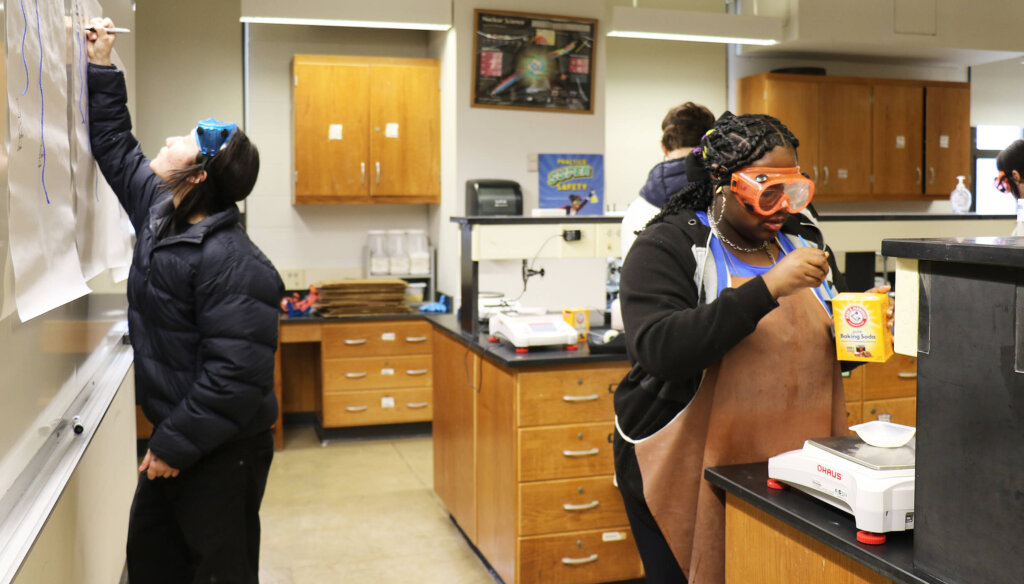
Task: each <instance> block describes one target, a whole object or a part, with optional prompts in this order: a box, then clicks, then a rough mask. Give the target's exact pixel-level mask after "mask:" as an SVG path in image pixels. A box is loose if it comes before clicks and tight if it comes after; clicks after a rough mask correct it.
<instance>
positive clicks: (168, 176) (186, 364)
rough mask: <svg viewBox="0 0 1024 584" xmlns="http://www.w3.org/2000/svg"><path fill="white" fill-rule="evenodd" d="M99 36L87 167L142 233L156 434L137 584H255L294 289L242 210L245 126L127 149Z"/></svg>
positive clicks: (251, 162) (134, 335)
mask: <svg viewBox="0 0 1024 584" xmlns="http://www.w3.org/2000/svg"><path fill="white" fill-rule="evenodd" d="M92 25H93V27H94V28H95V32H90V33H89V35H88V46H87V48H88V54H89V68H88V86H89V122H90V125H89V130H90V140H91V145H92V154H93V156H94V157H95V158H96V162H97V163H98V164H99V166H100V170H101V171H102V172H103V176H104V177H105V178H106V180H107V182H109V183H110V186H111V187H112V188H113V190H114V192H115V193H116V194H117V197H118V199H119V200H120V203H121V205H122V206H123V207H124V209H125V211H126V212H127V213H128V216H129V217H130V218H131V221H132V225H134V226H135V232H136V237H137V240H136V244H135V253H134V257H133V259H132V266H131V270H130V273H129V276H128V304H129V311H128V326H129V333H130V337H131V343H132V347H133V348H134V350H135V392H136V400H137V402H138V403H139V404H140V405H141V406H142V409H143V411H144V412H145V414H146V418H148V419H149V420H150V421H151V422H152V423H153V425H154V426H155V428H154V430H153V434H152V437H151V438H150V440H149V449H148V450H147V451H146V454H145V457H144V458H143V460H142V464H141V466H140V467H139V472H140V475H139V482H138V487H137V489H136V491H135V498H134V500H133V501H132V507H131V513H130V519H129V526H128V545H127V552H128V577H129V580H130V581H131V582H132V583H133V584H134V583H138V584H143V583H144V584H154V583H156V584H159V583H168V584H171V583H173V584H183V583H188V582H233V583H252V584H256V583H257V582H258V581H259V576H258V572H259V542H260V523H259V507H260V502H261V501H262V498H263V492H264V488H265V486H266V482H267V475H268V473H269V470H270V463H271V459H272V458H273V452H274V450H273V448H274V440H273V434H272V432H271V430H270V428H271V426H272V425H273V424H274V422H275V420H276V419H277V407H278V406H277V399H276V397H275V395H274V391H273V386H274V381H273V377H274V351H275V349H276V347H277V307H278V302H279V301H280V300H281V297H282V296H283V295H284V284H283V283H282V281H281V278H280V277H279V276H278V272H277V270H276V269H275V268H274V266H273V265H272V264H271V263H270V261H269V260H268V259H267V258H266V257H265V256H264V255H263V254H262V253H261V252H260V250H259V249H257V247H256V246H255V245H254V244H253V243H252V241H250V240H249V238H248V236H247V235H246V234H245V231H244V230H243V229H242V227H241V225H240V224H239V211H238V207H237V206H236V205H235V203H236V202H237V201H240V200H242V199H244V198H245V197H246V196H248V194H249V193H250V191H252V188H253V185H254V184H255V183H256V176H257V173H258V171H259V153H258V151H257V149H256V146H255V145H253V144H252V143H251V142H250V141H249V139H248V138H247V137H246V135H245V133H244V132H242V130H240V129H238V128H237V127H236V126H235V125H234V124H222V123H220V122H217V121H216V120H213V119H208V120H203V121H201V122H199V124H198V126H197V127H195V128H194V129H192V130H191V131H190V132H189V133H187V134H185V135H184V136H178V137H174V138H168V139H167V142H166V146H165V147H163V148H161V149H160V153H159V154H158V155H157V156H156V158H154V159H152V160H149V159H147V158H146V157H145V156H144V155H143V153H142V150H141V148H140V147H139V143H138V141H137V140H136V138H135V137H134V136H133V135H132V133H131V117H130V115H129V112H128V108H127V92H126V89H125V80H124V74H123V73H122V72H121V71H120V70H118V69H117V68H116V67H114V66H113V65H111V61H110V55H111V50H112V49H113V44H114V38H115V35H114V34H108V33H107V32H106V31H105V28H106V27H112V26H113V23H112V22H111V21H110V19H93V21H92Z"/></svg>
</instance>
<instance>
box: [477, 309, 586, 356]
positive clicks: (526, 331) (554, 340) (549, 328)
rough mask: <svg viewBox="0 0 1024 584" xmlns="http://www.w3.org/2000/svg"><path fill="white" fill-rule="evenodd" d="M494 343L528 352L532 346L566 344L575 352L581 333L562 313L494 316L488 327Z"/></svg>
mask: <svg viewBox="0 0 1024 584" xmlns="http://www.w3.org/2000/svg"><path fill="white" fill-rule="evenodd" d="M488 328H489V332H490V340H491V342H498V341H499V340H501V339H504V340H506V341H508V342H510V343H512V345H513V346H514V347H515V348H516V352H520V353H524V352H526V351H528V350H529V349H530V347H546V346H551V345H565V348H566V349H570V350H571V349H575V348H576V342H577V339H578V338H579V333H578V332H576V329H575V328H573V327H572V325H570V324H569V323H567V322H565V319H563V318H562V315H561V314H507V313H498V314H495V315H493V316H491V319H490V321H489V324H488Z"/></svg>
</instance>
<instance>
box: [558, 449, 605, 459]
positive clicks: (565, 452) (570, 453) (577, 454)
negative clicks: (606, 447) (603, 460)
mask: <svg viewBox="0 0 1024 584" xmlns="http://www.w3.org/2000/svg"><path fill="white" fill-rule="evenodd" d="M598 452H601V450H600V449H599V448H591V449H590V450H563V451H562V456H568V457H570V458H573V457H580V456H594V455H595V454H597V453H598Z"/></svg>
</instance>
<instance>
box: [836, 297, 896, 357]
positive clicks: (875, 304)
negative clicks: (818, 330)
mask: <svg viewBox="0 0 1024 584" xmlns="http://www.w3.org/2000/svg"><path fill="white" fill-rule="evenodd" d="M888 311H889V295H888V294H875V293H871V292H843V293H842V294H839V295H837V296H836V297H835V298H833V299H832V319H833V321H834V322H835V326H836V355H837V356H838V357H839V360H840V361H879V362H881V361H886V360H887V359H889V357H891V356H892V330H890V329H889V327H888V325H886V322H885V313H886V312H888Z"/></svg>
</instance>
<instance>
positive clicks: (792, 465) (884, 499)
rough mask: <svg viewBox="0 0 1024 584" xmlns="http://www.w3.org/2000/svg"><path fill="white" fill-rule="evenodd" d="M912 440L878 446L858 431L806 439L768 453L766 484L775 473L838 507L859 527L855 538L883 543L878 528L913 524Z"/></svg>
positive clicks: (900, 528)
mask: <svg viewBox="0 0 1024 584" xmlns="http://www.w3.org/2000/svg"><path fill="white" fill-rule="evenodd" d="M915 445H916V439H911V440H910V442H908V443H907V444H906V445H904V446H901V447H899V448H880V447H877V446H871V445H869V444H866V443H865V442H864V441H863V440H861V439H860V438H859V437H857V436H834V437H831V438H815V439H812V440H807V441H805V442H804V447H803V448H801V449H800V450H791V451H789V452H784V453H782V454H780V455H778V456H773V457H771V458H769V459H768V476H769V477H770V478H769V480H768V482H769V486H773V485H772V484H771V483H772V479H775V480H776V481H781V482H783V483H785V484H787V485H789V486H792V487H793V488H796V489H799V490H801V491H803V492H805V493H807V494H809V495H811V496H813V497H816V498H818V499H820V500H822V501H824V502H826V503H828V504H830V505H832V506H834V507H838V508H839V509H842V510H843V511H845V512H847V513H849V514H851V515H853V517H854V520H855V522H856V525H857V529H860V530H862V533H858V534H857V539H858V541H861V542H862V543H882V542H884V541H885V539H884V536H879V535H877V534H882V533H884V532H887V531H906V530H908V529H913V528H914V462H915ZM775 488H780V487H775ZM863 532H868V533H866V534H864V533H863Z"/></svg>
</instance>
